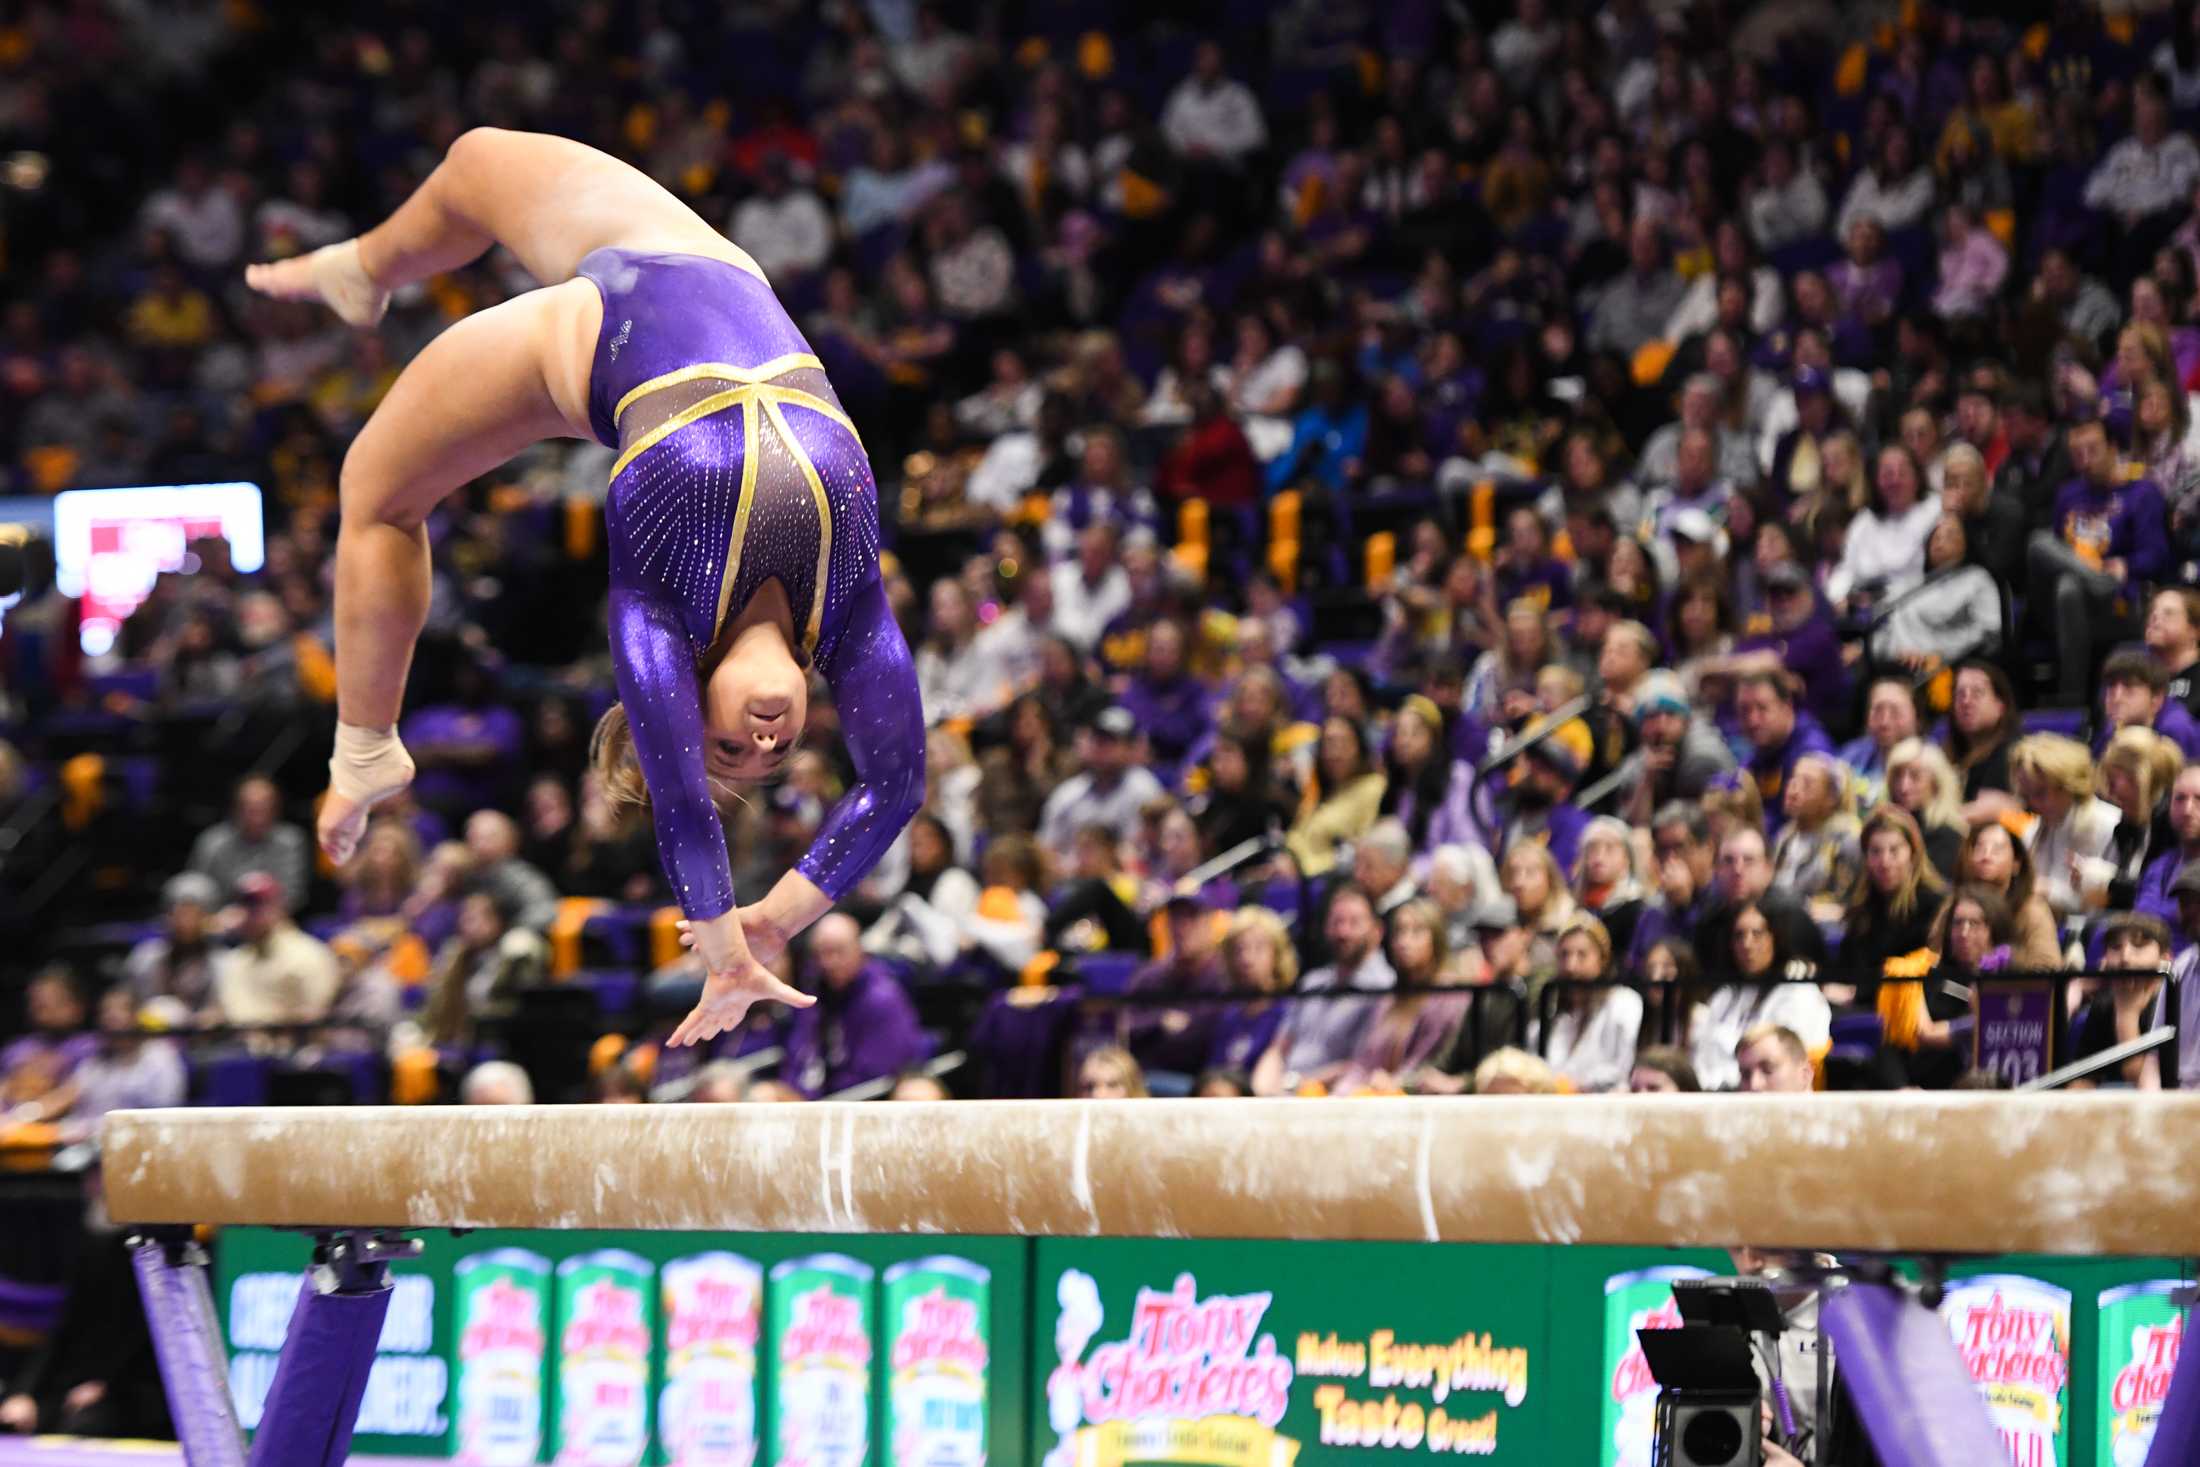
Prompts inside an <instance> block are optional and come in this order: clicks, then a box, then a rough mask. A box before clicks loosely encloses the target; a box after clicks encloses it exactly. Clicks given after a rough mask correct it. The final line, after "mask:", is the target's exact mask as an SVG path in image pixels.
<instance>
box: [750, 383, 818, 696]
mask: <svg viewBox="0 0 2200 1467" xmlns="http://www.w3.org/2000/svg"><path fill="white" fill-rule="evenodd" d="M805 395H807V394H805ZM764 411H765V412H767V413H770V414H771V419H772V427H773V429H774V430H775V431H776V432H777V433H778V434H779V439H780V441H781V442H782V443H784V444H786V445H787V452H788V453H790V454H792V455H794V461H795V462H796V463H798V464H800V465H801V466H802V477H803V478H805V479H808V480H809V481H810V494H811V497H812V498H814V499H816V501H817V580H816V582H815V583H814V584H813V585H812V586H811V588H810V619H809V622H808V623H807V625H805V626H804V628H803V631H802V655H803V658H804V660H807V659H809V658H810V657H812V656H814V655H816V652H817V638H818V633H819V632H820V631H821V630H822V629H823V628H824V625H825V577H826V575H827V574H828V572H829V571H830V570H831V568H832V563H833V507H832V505H831V503H830V502H829V501H828V500H827V499H826V497H825V480H824V479H823V478H822V477H820V476H819V474H818V472H817V465H816V463H815V462H813V461H812V460H811V458H810V451H809V450H808V449H807V448H805V447H803V446H802V441H801V440H800V439H798V438H796V437H795V436H794V430H793V429H792V428H789V427H788V426H787V415H786V413H785V412H783V411H781V410H780V406H779V395H778V394H776V393H774V394H772V395H770V396H767V397H766V398H765V399H764Z"/></svg>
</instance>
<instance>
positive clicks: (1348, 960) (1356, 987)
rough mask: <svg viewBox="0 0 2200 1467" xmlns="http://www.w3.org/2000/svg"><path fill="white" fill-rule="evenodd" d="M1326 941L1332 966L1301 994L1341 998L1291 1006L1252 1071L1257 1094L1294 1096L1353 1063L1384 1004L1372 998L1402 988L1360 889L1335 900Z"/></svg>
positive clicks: (1338, 891)
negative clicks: (1335, 1069) (1328, 1072)
mask: <svg viewBox="0 0 2200 1467" xmlns="http://www.w3.org/2000/svg"><path fill="white" fill-rule="evenodd" d="M1323 936H1324V938H1325V939H1326V940H1327V942H1328V944H1329V952H1330V963H1329V965H1328V966H1327V967H1323V968H1317V969H1315V970H1314V971H1313V972H1311V973H1308V974H1307V975H1306V976H1305V977H1304V978H1302V979H1301V980H1300V981H1299V986H1298V990H1297V991H1298V992H1300V993H1306V994H1326V993H1335V994H1336V995H1337V996H1335V997H1327V998H1302V999H1299V1000H1298V1001H1296V1002H1295V1003H1293V1004H1292V1005H1291V1006H1290V1008H1289V1011H1288V1012H1287V1013H1285V1015H1284V1019H1283V1027H1282V1028H1281V1029H1280V1030H1279V1031H1277V1034H1276V1039H1275V1042H1274V1043H1273V1044H1271V1045H1270V1046H1269V1047H1268V1052H1267V1053H1266V1054H1264V1055H1262V1056H1261V1058H1260V1063H1259V1064H1258V1065H1257V1066H1256V1067H1255V1069H1254V1071H1253V1088H1254V1090H1255V1091H1256V1092H1258V1093H1259V1094H1262V1095H1290V1094H1295V1093H1296V1092H1297V1091H1298V1089H1299V1087H1300V1086H1301V1085H1303V1084H1306V1083H1308V1082H1309V1081H1310V1080H1311V1079H1312V1078H1313V1077H1315V1076H1317V1075H1319V1074H1320V1073H1321V1072H1322V1071H1323V1070H1325V1069H1327V1068H1329V1067H1330V1066H1332V1065H1340V1064H1343V1063H1345V1062H1346V1061H1348V1060H1350V1059H1351V1057H1352V1055H1353V1052H1354V1051H1355V1050H1356V1049H1358V1047H1359V1044H1360V1041H1361V1039H1363V1038H1364V1037H1366V1034H1367V1029H1368V1026H1369V1025H1370V1024H1372V1023H1373V1022H1374V1021H1375V1016H1376V1014H1377V1013H1378V1012H1379V1011H1380V1010H1381V1007H1382V1003H1383V1000H1382V999H1380V998H1378V997H1375V996H1373V995H1377V994H1381V993H1384V992H1387V991H1388V990H1389V989H1391V988H1394V987H1396V986H1397V983H1398V975H1397V972H1396V971H1395V970H1394V969H1392V967H1391V966H1390V962H1389V960H1388V959H1387V958H1385V957H1384V956H1383V929H1382V925H1381V924H1380V923H1379V922H1377V921H1376V920H1375V905H1374V902H1373V900H1372V899H1371V898H1370V897H1369V896H1368V894H1367V893H1366V892H1365V891H1362V890H1361V889H1360V888H1359V887H1358V886H1356V885H1354V884H1352V883H1351V882H1343V883H1340V884H1339V885H1338V886H1337V887H1336V888H1335V889H1334V890H1333V891H1332V892H1331V893H1330V898H1329V915H1328V918H1327V920H1326V921H1325V923H1324V925H1323Z"/></svg>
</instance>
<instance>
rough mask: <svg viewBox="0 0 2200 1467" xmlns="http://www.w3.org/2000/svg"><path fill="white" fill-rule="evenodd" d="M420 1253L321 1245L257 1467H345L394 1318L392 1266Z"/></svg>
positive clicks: (348, 1238)
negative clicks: (386, 1323)
mask: <svg viewBox="0 0 2200 1467" xmlns="http://www.w3.org/2000/svg"><path fill="white" fill-rule="evenodd" d="M419 1247H420V1245H419V1243H418V1242H417V1241H409V1240H406V1239H403V1238H387V1237H383V1236H380V1235H376V1234H371V1233H350V1232H346V1233H331V1234H324V1235H323V1236H322V1237H321V1238H320V1240H319V1242H318V1244H317V1245H316V1246H315V1248H314V1250H313V1262H312V1264H311V1265H310V1266H309V1267H308V1268H307V1269H306V1275H305V1281H304V1282H303V1283H302V1284H301V1285H300V1287H299V1289H298V1307H297V1308H296V1309H294V1310H293V1311H292V1312H291V1316H290V1329H289V1331H288V1332H287V1333H286V1334H285V1335H284V1336H283V1353H282V1358H281V1359H280V1360H278V1361H277V1362H276V1365H275V1379H274V1381H273V1383H271V1384H270V1385H269V1386H268V1390H267V1405H266V1407H265V1408H264V1409H263V1410H262V1412H261V1414H260V1428H259V1430H258V1431H257V1432H256V1433H254V1435H253V1438H252V1457H251V1467H343V1462H344V1459H345V1457H346V1456H347V1455H348V1454H349V1453H350V1451H351V1433H352V1429H353V1428H354V1427H355V1426H356V1425H357V1424H358V1421H359V1402H360V1401H361V1400H362V1399H363V1398H364V1397H365V1396H366V1393H367V1376H368V1375H369V1373H371V1372H372V1370H373V1369H374V1347H375V1342H376V1341H378V1340H379V1339H380V1338H381V1337H382V1321H383V1320H384V1318H386V1317H387V1316H388V1314H389V1311H390V1266H389V1265H390V1260H391V1259H392V1258H394V1257H403V1256H405V1255H407V1254H409V1253H413V1252H417V1251H418V1250H419ZM194 1467H195V1464H194Z"/></svg>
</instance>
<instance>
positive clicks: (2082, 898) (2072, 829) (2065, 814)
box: [2009, 734, 2123, 921]
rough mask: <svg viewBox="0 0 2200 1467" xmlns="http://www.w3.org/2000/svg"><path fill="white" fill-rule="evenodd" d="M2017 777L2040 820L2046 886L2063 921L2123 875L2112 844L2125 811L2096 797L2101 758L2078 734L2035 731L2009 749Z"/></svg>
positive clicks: (2035, 843)
mask: <svg viewBox="0 0 2200 1467" xmlns="http://www.w3.org/2000/svg"><path fill="white" fill-rule="evenodd" d="M2009 779H2010V783H2012V784H2014V785H2015V786H2016V795H2017V799H2018V800H2019V801H2021V802H2022V803H2023V805H2024V808H2025V809H2026V810H2027V811H2029V812H2030V813H2031V814H2032V815H2033V817H2034V820H2033V824H2032V829H2031V832H2030V834H2029V835H2027V836H2026V838H2025V844H2026V845H2027V846H2029V847H2031V850H2032V869H2033V870H2034V871H2035V872H2037V873H2038V883H2039V884H2038V891H2039V894H2040V895H2041V896H2042V897H2044V898H2045V899H2046V901H2047V905H2048V908H2049V910H2051V911H2052V912H2054V914H2055V916H2056V919H2057V920H2058V921H2067V920H2068V919H2069V918H2071V917H2075V916H2078V915H2080V914H2081V913H2083V912H2084V911H2085V910H2086V909H2087V908H2088V907H2089V906H2093V905H2098V904H2099V899H2100V898H2101V897H2103V896H2105V894H2106V893H2107V890H2108V883H2109V882H2110V880H2111V879H2113V878H2114V876H2115V874H2116V867H2115V863H2114V862H2113V861H2110V860H2109V859H2108V846H2109V841H2110V840H2111V839H2112V838H2113V837H2114V836H2115V834H2116V826H2117V824H2118V823H2119V822H2120V821H2122V819H2123V812H2122V811H2120V810H2118V809H2117V808H2116V807H2115V806H2114V805H2112V804H2110V803H2109V802H2108V801H2106V800H2103V799H2098V798H2096V797H2095V796H2094V794H2093V756H2092V754H2090V753H2088V752H2087V750H2086V747H2085V745H2083V744H2081V743H2079V742H2078V741H2077V740H2076V739H2066V738H2064V737H2063V736H2062V735H2060V734H2031V735H2028V736H2027V737H2025V738H2021V739H2018V740H2017V742H2016V743H2015V745H2013V746H2012V747H2011V748H2010V750H2009Z"/></svg>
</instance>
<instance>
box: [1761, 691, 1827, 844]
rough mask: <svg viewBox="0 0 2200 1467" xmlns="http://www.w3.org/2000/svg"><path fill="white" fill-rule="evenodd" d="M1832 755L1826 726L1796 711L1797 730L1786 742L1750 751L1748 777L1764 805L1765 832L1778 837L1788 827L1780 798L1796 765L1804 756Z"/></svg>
mask: <svg viewBox="0 0 2200 1467" xmlns="http://www.w3.org/2000/svg"><path fill="white" fill-rule="evenodd" d="M1832 753H1833V740H1832V739H1831V738H1829V737H1827V735H1826V730H1825V727H1824V726H1823V725H1822V724H1820V723H1819V722H1818V720H1817V719H1816V718H1814V717H1812V716H1811V714H1810V713H1809V712H1807V711H1806V710H1804V709H1801V708H1798V709H1796V710H1795V727H1794V728H1793V729H1792V730H1790V731H1789V733H1788V736H1787V741H1786V742H1785V743H1782V744H1779V745H1777V746H1775V747H1773V748H1770V749H1763V748H1756V747H1752V748H1751V749H1750V751H1749V764H1748V766H1747V767H1748V769H1749V777H1750V778H1752V779H1754V780H1756V781H1757V793H1758V794H1759V795H1760V796H1762V797H1763V799H1764V802H1765V831H1766V834H1768V835H1776V834H1778V833H1779V831H1780V828H1781V827H1782V826H1784V825H1786V824H1787V814H1786V812H1785V811H1784V810H1783V809H1782V808H1781V804H1780V795H1781V792H1782V791H1783V790H1785V789H1786V788H1787V782H1788V776H1789V775H1790V774H1793V773H1794V772H1795V762H1796V761H1797V760H1798V759H1801V758H1802V757H1803V756H1804V755H1805V754H1825V755H1829V756H1830V755H1831V754H1832Z"/></svg>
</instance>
